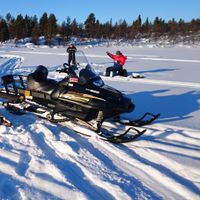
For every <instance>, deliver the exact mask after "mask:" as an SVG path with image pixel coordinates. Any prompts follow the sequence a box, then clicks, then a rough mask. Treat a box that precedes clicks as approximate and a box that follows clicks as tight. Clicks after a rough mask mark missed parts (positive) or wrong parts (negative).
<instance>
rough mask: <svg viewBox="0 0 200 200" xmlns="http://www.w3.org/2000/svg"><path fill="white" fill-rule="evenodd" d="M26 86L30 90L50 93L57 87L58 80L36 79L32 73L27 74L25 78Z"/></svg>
mask: <svg viewBox="0 0 200 200" xmlns="http://www.w3.org/2000/svg"><path fill="white" fill-rule="evenodd" d="M27 87H28V89H30V90H34V91H40V92H43V93H46V94H49V95H51V94H52V92H53V91H54V90H55V89H56V88H57V87H58V82H57V81H55V80H53V79H46V80H44V81H43V80H42V81H36V80H35V78H34V73H32V74H29V76H28V79H27Z"/></svg>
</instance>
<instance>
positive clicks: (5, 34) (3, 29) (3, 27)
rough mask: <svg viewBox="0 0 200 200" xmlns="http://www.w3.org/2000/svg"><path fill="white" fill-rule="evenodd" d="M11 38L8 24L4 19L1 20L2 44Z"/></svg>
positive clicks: (0, 37)
mask: <svg viewBox="0 0 200 200" xmlns="http://www.w3.org/2000/svg"><path fill="white" fill-rule="evenodd" d="M9 37H10V35H9V30H8V25H7V23H6V20H4V19H3V18H2V19H0V42H4V41H6V40H8V39H9Z"/></svg>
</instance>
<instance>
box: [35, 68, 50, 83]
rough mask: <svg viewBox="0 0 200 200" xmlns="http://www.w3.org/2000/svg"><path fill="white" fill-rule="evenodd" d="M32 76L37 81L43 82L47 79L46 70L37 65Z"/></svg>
mask: <svg viewBox="0 0 200 200" xmlns="http://www.w3.org/2000/svg"><path fill="white" fill-rule="evenodd" d="M34 74H35V79H36V80H37V81H45V80H46V79H47V75H48V69H47V68H46V67H45V66H43V65H39V66H38V67H37V69H36V70H35V72H34Z"/></svg>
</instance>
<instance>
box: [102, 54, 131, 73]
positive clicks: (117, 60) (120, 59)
mask: <svg viewBox="0 0 200 200" xmlns="http://www.w3.org/2000/svg"><path fill="white" fill-rule="evenodd" d="M106 53H107V55H108V56H109V57H110V58H112V59H113V60H114V65H113V66H112V67H108V68H107V69H106V76H110V73H111V72H113V74H116V73H117V72H119V71H121V70H122V69H123V65H124V64H125V62H126V59H127V57H126V56H124V55H123V54H122V53H121V52H120V51H116V55H114V54H111V53H110V52H106Z"/></svg>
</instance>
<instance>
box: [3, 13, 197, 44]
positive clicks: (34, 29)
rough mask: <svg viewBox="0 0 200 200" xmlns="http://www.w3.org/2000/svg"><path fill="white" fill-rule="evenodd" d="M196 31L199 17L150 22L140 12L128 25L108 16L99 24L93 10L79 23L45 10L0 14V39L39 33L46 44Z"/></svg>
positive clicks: (129, 38)
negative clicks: (58, 19) (72, 40)
mask: <svg viewBox="0 0 200 200" xmlns="http://www.w3.org/2000/svg"><path fill="white" fill-rule="evenodd" d="M199 32H200V18H197V19H191V21H189V22H185V21H184V20H183V19H180V20H178V21H176V20H175V19H174V18H173V19H171V20H168V21H165V20H164V19H162V18H159V17H155V19H154V20H153V21H152V22H151V21H150V20H149V19H148V18H146V20H144V21H142V19H141V15H139V16H138V17H137V18H136V19H135V20H133V22H132V23H131V24H129V23H127V21H126V20H119V21H118V22H115V23H113V22H112V19H110V20H109V21H107V22H105V23H101V22H100V21H99V20H98V19H96V17H95V14H94V13H90V14H89V15H88V17H87V18H86V20H85V21H84V22H82V23H78V22H77V21H76V19H75V18H74V19H71V18H70V17H69V16H68V17H67V18H66V20H64V21H63V22H62V23H61V24H59V23H58V22H57V18H56V16H55V15H54V14H53V13H51V14H49V15H48V14H47V13H46V12H44V13H43V15H42V16H41V17H40V18H38V17H37V16H36V15H34V16H28V15H25V16H23V15H22V14H19V15H17V16H16V17H13V16H12V15H11V14H10V13H8V14H7V15H6V16H5V17H0V42H4V41H6V40H9V39H15V40H18V39H23V38H26V37H30V38H32V42H33V43H34V44H37V42H38V38H39V37H40V36H44V37H45V39H46V41H47V44H51V42H52V40H53V39H54V38H55V37H57V38H59V39H60V42H62V43H63V44H66V41H69V40H70V38H72V37H78V38H95V39H127V40H133V39H138V38H159V37H161V36H167V37H169V38H171V39H174V38H176V37H177V36H180V35H181V36H187V35H195V34H198V33H199Z"/></svg>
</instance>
